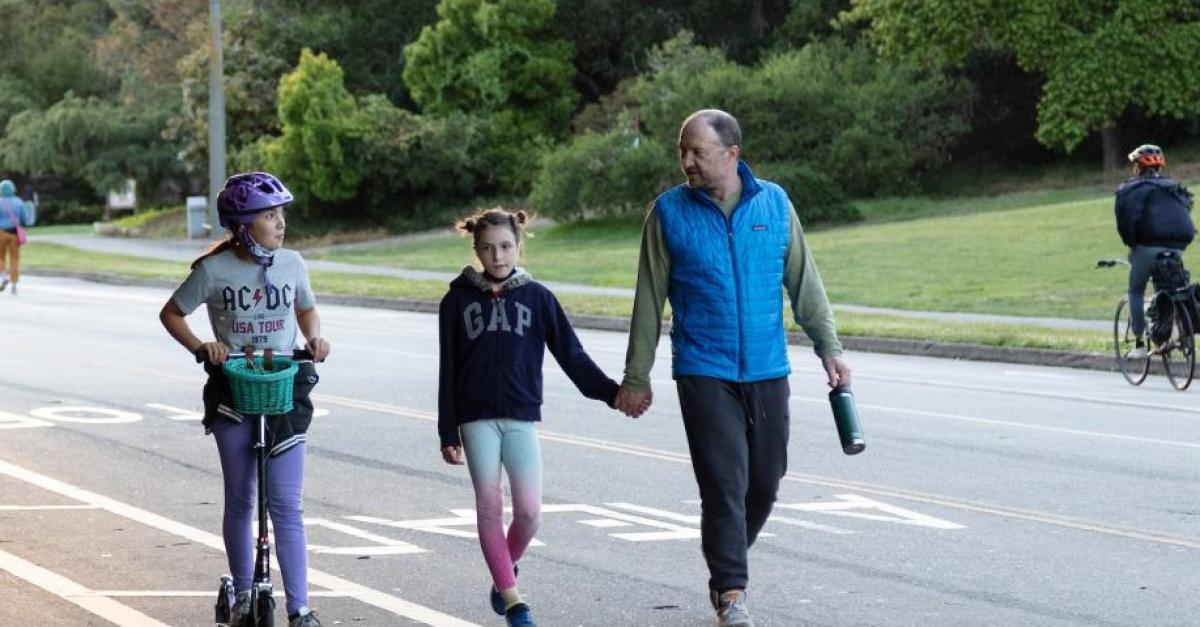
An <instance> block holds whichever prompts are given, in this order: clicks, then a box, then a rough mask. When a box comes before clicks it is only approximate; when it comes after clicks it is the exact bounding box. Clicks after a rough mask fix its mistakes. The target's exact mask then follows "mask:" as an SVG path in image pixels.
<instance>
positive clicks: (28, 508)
mask: <svg viewBox="0 0 1200 627" xmlns="http://www.w3.org/2000/svg"><path fill="white" fill-rule="evenodd" d="M60 509H100V508H99V507H96V506H95V505H0V512H36V511H42V510H60Z"/></svg>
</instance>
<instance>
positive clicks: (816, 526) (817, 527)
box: [767, 514, 855, 536]
mask: <svg viewBox="0 0 1200 627" xmlns="http://www.w3.org/2000/svg"><path fill="white" fill-rule="evenodd" d="M767 520H769V521H771V522H777V523H783V524H785V525H791V526H793V527H802V528H804V529H811V530H812V531H824V532H825V533H832V534H835V535H839V536H845V535H850V534H852V533H855V532H854V531H851V530H849V529H843V528H841V527H834V526H832V525H822V524H821V523H815V522H812V521H808V520H799V519H796V518H789V517H787V516H779V515H777V514H771V517H770V518H768V519H767Z"/></svg>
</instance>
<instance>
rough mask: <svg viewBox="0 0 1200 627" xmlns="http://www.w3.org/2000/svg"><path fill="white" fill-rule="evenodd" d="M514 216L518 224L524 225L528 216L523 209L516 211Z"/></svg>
mask: <svg viewBox="0 0 1200 627" xmlns="http://www.w3.org/2000/svg"><path fill="white" fill-rule="evenodd" d="M515 215H516V217H517V223H518V224H525V223H526V222H528V221H529V214H528V213H525V210H524V209H518V210H517V213H516V214H515Z"/></svg>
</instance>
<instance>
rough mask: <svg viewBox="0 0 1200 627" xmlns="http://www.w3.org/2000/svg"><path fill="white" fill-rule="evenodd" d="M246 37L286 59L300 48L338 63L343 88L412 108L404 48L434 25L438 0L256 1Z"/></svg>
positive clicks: (296, 54)
mask: <svg viewBox="0 0 1200 627" xmlns="http://www.w3.org/2000/svg"><path fill="white" fill-rule="evenodd" d="M257 6H258V11H257V15H255V16H254V20H253V23H254V28H253V32H252V33H248V35H250V39H251V41H252V42H253V44H254V46H255V47H256V48H257V49H258V50H259V51H260V52H261V54H263V55H267V56H270V57H274V58H277V59H287V60H289V61H291V60H294V59H297V58H299V56H300V49H301V48H308V49H310V50H312V51H314V52H324V53H325V54H327V55H329V56H330V57H332V58H334V59H337V60H338V63H339V64H340V65H341V66H342V68H343V70H344V71H345V74H346V88H347V89H349V90H350V91H351V93H354V94H356V95H362V94H368V93H370V94H383V95H385V96H387V97H388V99H389V100H391V101H392V102H393V103H395V104H398V105H400V106H403V107H407V108H415V105H414V103H413V102H412V99H411V98H410V97H409V95H408V89H407V88H406V87H405V85H404V77H403V73H404V66H405V58H404V54H403V49H404V45H405V44H407V43H408V42H411V41H413V40H414V39H416V38H417V35H418V34H419V33H420V32H421V28H422V27H423V26H427V25H429V24H433V23H434V22H435V21H437V11H436V10H435V9H436V7H437V0H258V1H257Z"/></svg>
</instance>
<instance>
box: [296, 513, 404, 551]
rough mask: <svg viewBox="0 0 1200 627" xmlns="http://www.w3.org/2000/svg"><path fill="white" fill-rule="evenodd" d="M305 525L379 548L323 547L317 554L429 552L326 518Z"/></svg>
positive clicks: (309, 521)
mask: <svg viewBox="0 0 1200 627" xmlns="http://www.w3.org/2000/svg"><path fill="white" fill-rule="evenodd" d="M304 524H305V525H308V526H309V527H310V528H311V527H325V528H326V529H332V530H333V531H337V532H339V533H344V534H346V535H348V536H353V537H355V538H359V539H360V540H367V541H368V542H374V543H375V544H376V545H377V546H366V547H353V546H351V547H336V548H330V547H322V548H320V549H317V551H316V552H317V553H328V554H332V555H407V554H410V553H427V552H428V551H427V550H425V549H422V548H421V547H419V546H417V545H415V544H412V543H409V542H405V541H403V540H395V539H393V538H387V537H384V536H381V535H378V534H374V533H371V532H369V531H366V530H364V529H359V528H358V527H353V526H350V525H347V524H345V523H340V522H335V521H332V520H326V519H324V518H305V519H304Z"/></svg>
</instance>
